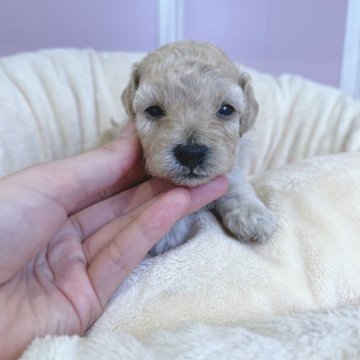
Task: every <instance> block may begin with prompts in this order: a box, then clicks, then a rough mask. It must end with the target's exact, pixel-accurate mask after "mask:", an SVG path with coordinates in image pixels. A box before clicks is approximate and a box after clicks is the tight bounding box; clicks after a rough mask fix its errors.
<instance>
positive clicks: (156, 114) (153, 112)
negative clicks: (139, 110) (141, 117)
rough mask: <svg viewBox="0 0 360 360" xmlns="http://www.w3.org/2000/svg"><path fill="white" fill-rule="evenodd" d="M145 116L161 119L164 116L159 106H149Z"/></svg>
mask: <svg viewBox="0 0 360 360" xmlns="http://www.w3.org/2000/svg"><path fill="white" fill-rule="evenodd" d="M145 112H146V114H148V115H149V116H151V117H152V118H161V117H163V116H164V115H165V112H164V110H163V109H162V108H161V107H160V106H156V105H154V106H149V107H148V108H147V109H145Z"/></svg>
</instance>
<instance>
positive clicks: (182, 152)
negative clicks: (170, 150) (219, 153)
mask: <svg viewBox="0 0 360 360" xmlns="http://www.w3.org/2000/svg"><path fill="white" fill-rule="evenodd" d="M208 152H209V148H208V147H207V146H205V145H199V144H185V145H177V146H176V147H175V149H174V155H175V158H176V160H177V161H178V162H179V163H180V164H181V165H183V166H186V167H188V168H189V169H190V170H193V169H195V168H196V167H197V166H199V165H202V164H203V163H204V161H205V159H206V156H207V154H208Z"/></svg>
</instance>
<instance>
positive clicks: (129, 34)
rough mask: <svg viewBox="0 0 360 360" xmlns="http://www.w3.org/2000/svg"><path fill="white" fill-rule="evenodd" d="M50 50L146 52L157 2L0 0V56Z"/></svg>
mask: <svg viewBox="0 0 360 360" xmlns="http://www.w3.org/2000/svg"><path fill="white" fill-rule="evenodd" d="M139 14H142V15H141V16H139ZM53 47H80V48H84V47H85V48H86V47H91V48H95V49H97V50H109V51H116V50H128V51H148V50H151V49H153V48H154V47H156V0H146V1H143V0H111V1H100V0H75V1H74V0H59V1H49V0H31V1H27V0H11V1H10V0H9V1H0V55H8V54H13V53H16V52H22V51H31V50H37V49H41V48H53Z"/></svg>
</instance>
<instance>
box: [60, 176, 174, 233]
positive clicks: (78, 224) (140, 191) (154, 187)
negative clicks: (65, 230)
mask: <svg viewBox="0 0 360 360" xmlns="http://www.w3.org/2000/svg"><path fill="white" fill-rule="evenodd" d="M173 187H174V186H173V185H171V184H169V183H167V182H165V181H162V180H160V179H155V178H154V179H151V180H149V181H146V182H144V183H142V184H140V185H138V186H136V187H133V188H131V189H128V190H125V191H123V192H121V193H120V194H117V195H115V196H112V197H110V198H108V199H106V200H104V201H101V202H99V203H96V204H94V205H92V206H90V207H88V208H86V209H84V210H82V211H80V212H78V213H76V214H74V215H72V216H71V217H70V218H69V221H70V224H69V225H70V226H74V225H75V229H77V230H78V235H79V237H80V238H81V239H86V238H88V237H89V236H90V235H91V234H92V233H94V232H95V231H97V230H98V229H100V228H102V227H104V225H106V224H107V223H109V222H110V221H112V220H114V219H116V218H119V217H121V216H122V215H124V214H127V213H129V212H130V211H132V210H133V209H135V208H138V207H140V206H141V205H143V204H145V203H146V202H147V201H149V200H151V199H152V198H154V197H155V196H156V195H158V194H160V193H161V192H163V191H165V190H169V189H171V188H173ZM60 236H61V234H60ZM114 236H115V234H114Z"/></svg>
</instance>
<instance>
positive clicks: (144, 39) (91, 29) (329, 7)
mask: <svg viewBox="0 0 360 360" xmlns="http://www.w3.org/2000/svg"><path fill="white" fill-rule="evenodd" d="M184 4H185V9H184V16H185V24H184V37H185V38H192V39H198V40H206V41H210V42H213V43H215V44H217V45H219V46H220V47H222V48H223V49H224V50H225V52H227V53H228V54H229V55H230V57H232V58H233V59H235V60H237V61H239V62H242V63H244V64H246V65H248V66H250V67H253V68H257V69H258V70H261V71H266V72H270V73H274V74H279V73H283V72H290V73H296V74H300V75H303V76H306V77H308V78H311V79H313V80H316V81H319V82H323V83H327V84H331V85H336V86H337V85H338V84H339V75H340V68H341V58H342V47H343V38H344V31H345V20H346V8H347V0H301V1H289V0H184ZM156 5H157V1H156V0H106V1H100V0H75V1H73V0H72V1H71V0H61V1H49V0H32V1H26V0H11V1H10V0H9V1H0V55H9V54H13V53H16V52H22V51H32V50H37V49H41V48H53V47H80V48H84V47H91V48H94V49H96V50H106V51H117V50H124V51H149V50H151V49H153V48H155V47H156V46H157V9H156Z"/></svg>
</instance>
